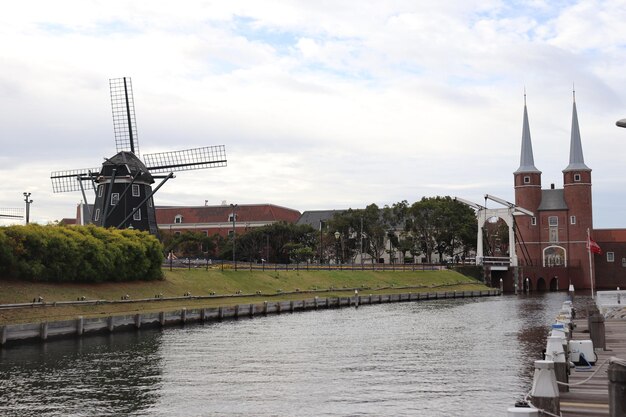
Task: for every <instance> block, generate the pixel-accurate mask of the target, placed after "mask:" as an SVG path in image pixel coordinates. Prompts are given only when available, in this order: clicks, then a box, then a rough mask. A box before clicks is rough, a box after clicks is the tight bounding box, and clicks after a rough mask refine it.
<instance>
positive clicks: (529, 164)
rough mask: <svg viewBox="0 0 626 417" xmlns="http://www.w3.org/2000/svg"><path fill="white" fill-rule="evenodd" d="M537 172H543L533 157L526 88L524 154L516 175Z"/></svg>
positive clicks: (523, 134) (523, 128) (523, 132)
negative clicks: (536, 165)
mask: <svg viewBox="0 0 626 417" xmlns="http://www.w3.org/2000/svg"><path fill="white" fill-rule="evenodd" d="M522 172H536V173H539V174H541V171H539V170H538V169H537V167H535V158H534V157H533V144H532V141H531V140H530V127H529V125H528V110H527V109H526V89H525V88H524V122H523V125H522V152H521V155H520V161H519V168H517V171H515V172H514V173H515V174H517V173H522Z"/></svg>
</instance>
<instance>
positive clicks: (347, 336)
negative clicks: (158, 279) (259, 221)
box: [0, 294, 565, 416]
mask: <svg viewBox="0 0 626 417" xmlns="http://www.w3.org/2000/svg"><path fill="white" fill-rule="evenodd" d="M564 299H565V295H564V294H545V295H543V296H536V297H535V296H533V297H523V296H520V297H515V296H505V297H491V298H483V299H460V300H458V299H457V300H445V301H443V300H440V301H428V302H419V303H398V304H384V305H375V306H362V307H361V308H359V309H342V310H320V311H314V312H307V313H298V314H283V315H280V316H268V317H256V318H254V319H252V320H242V321H226V322H223V323H216V324H210V325H193V326H187V327H181V328H168V329H165V330H163V331H157V330H154V331H146V330H142V331H141V332H140V333H132V332H131V333H124V334H122V333H120V334H114V335H112V336H98V337H87V338H84V339H82V340H70V341H53V342H49V343H46V344H44V345H41V346H40V345H31V346H22V347H12V348H8V349H4V350H3V351H1V352H0V358H1V362H0V414H2V415H4V414H8V415H11V414H13V415H33V416H34V415H38V416H39V415H151V416H152V415H157V416H178V415H203V416H223V415H229V416H239V415H254V416H293V415H305V416H347V415H350V416H366V415H368V416H380V415H394V416H464V415H467V416H469V415H481V416H501V415H503V413H505V412H506V408H507V407H509V406H512V404H513V403H514V402H515V400H516V399H518V398H520V397H521V396H522V395H523V394H525V392H526V391H527V390H528V388H529V387H530V381H531V379H532V363H533V360H534V359H536V358H538V356H539V354H540V352H541V349H542V347H543V345H544V344H545V336H546V334H547V327H548V324H549V323H551V322H552V319H553V318H554V315H555V314H556V312H557V311H558V309H559V307H560V305H561V303H562V301H563V300H564Z"/></svg>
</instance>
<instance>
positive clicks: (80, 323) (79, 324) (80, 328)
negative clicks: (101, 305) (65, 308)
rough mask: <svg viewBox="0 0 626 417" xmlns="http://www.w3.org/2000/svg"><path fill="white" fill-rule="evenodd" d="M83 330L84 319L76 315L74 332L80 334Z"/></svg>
mask: <svg viewBox="0 0 626 417" xmlns="http://www.w3.org/2000/svg"><path fill="white" fill-rule="evenodd" d="M84 332H85V320H84V319H83V316H78V318H77V319H76V334H77V335H78V336H81V335H82V334H83V333H84Z"/></svg>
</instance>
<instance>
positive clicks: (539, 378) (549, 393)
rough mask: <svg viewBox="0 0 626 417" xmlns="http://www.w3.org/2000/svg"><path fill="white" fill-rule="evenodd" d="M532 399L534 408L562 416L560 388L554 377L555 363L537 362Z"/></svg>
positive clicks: (531, 393) (531, 392)
mask: <svg viewBox="0 0 626 417" xmlns="http://www.w3.org/2000/svg"><path fill="white" fill-rule="evenodd" d="M530 397H531V403H532V404H533V406H535V407H537V408H539V409H541V410H545V411H547V412H549V413H552V414H556V415H559V414H560V412H561V407H560V404H559V387H558V385H557V383H556V376H555V375H554V362H552V361H535V375H534V377H533V387H532V389H531V391H530Z"/></svg>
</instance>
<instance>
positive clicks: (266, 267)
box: [163, 259, 473, 272]
mask: <svg viewBox="0 0 626 417" xmlns="http://www.w3.org/2000/svg"><path fill="white" fill-rule="evenodd" d="M464 265H466V266H469V265H473V264H472V263H468V262H465V263H461V262H459V263H444V264H438V263H412V264H408V263H387V264H385V263H365V262H364V263H356V262H355V263H345V264H341V263H339V264H332V263H331V264H319V263H311V262H301V263H288V264H279V263H268V262H262V263H257V262H245V261H238V262H232V261H225V260H217V261H213V260H210V259H176V260H166V261H165V262H164V263H163V267H164V268H170V269H174V268H176V269H181V268H186V269H200V268H204V269H209V268H213V269H217V268H219V269H222V270H224V269H230V270H237V271H239V270H241V271H399V272H407V271H441V270H445V269H448V268H450V267H452V266H464Z"/></svg>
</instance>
